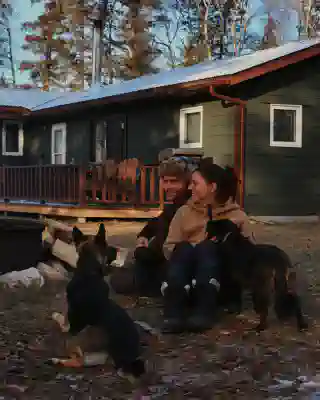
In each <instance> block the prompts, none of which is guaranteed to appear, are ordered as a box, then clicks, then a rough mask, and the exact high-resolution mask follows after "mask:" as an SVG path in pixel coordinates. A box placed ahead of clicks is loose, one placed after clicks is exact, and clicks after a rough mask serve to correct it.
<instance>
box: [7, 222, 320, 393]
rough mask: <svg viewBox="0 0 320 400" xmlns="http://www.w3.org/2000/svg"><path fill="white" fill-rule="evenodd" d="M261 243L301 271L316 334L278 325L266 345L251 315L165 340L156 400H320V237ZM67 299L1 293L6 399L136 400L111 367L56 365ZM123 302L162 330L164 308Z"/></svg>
mask: <svg viewBox="0 0 320 400" xmlns="http://www.w3.org/2000/svg"><path fill="white" fill-rule="evenodd" d="M285 229H286V230H285ZM299 229H300V230H299ZM318 230H319V229H318ZM279 231H280V233H281V234H279ZM285 232H287V234H285ZM317 235H318V236H320V234H319V233H317ZM261 236H262V237H263V238H265V239H266V240H264V241H268V240H267V239H268V238H269V239H270V238H271V239H273V241H274V240H275V241H276V242H277V244H280V245H281V246H282V247H283V248H285V249H286V250H288V251H289V253H290V255H291V256H292V257H293V260H294V262H299V266H298V273H299V285H300V289H301V290H300V291H302V294H303V299H304V305H305V306H304V308H305V311H306V313H307V315H308V316H309V317H310V319H311V321H312V327H311V328H310V330H309V331H308V332H306V333H298V332H297V331H296V328H295V326H294V324H286V325H284V324H280V323H279V322H277V321H276V320H275V319H274V318H273V317H272V318H271V321H270V328H269V329H268V330H267V331H266V332H263V333H262V334H260V335H257V334H256V333H255V332H253V331H252V327H254V325H255V323H256V322H257V319H256V316H255V315H254V313H253V312H252V311H251V309H250V308H249V309H248V310H246V311H245V312H244V313H243V314H242V315H240V316H238V317H234V316H226V317H224V318H223V319H222V320H221V321H220V322H219V324H217V326H215V327H214V328H213V329H212V330H211V331H209V332H207V333H206V334H198V335H195V334H190V335H180V336H163V337H162V343H161V345H160V346H159V347H158V349H157V354H156V355H155V357H154V360H152V362H154V363H155V365H156V368H157V374H156V377H155V379H154V381H153V382H152V384H151V385H150V388H149V391H150V396H151V398H152V399H174V400H176V399H177V400H180V399H183V398H189V399H201V400H206V399H208V400H212V399H221V400H223V399H227V400H231V399H250V400H255V399H257V400H258V399H266V398H268V399H274V400H276V399H279V400H280V399H282V400H284V399H310V400H316V399H319V397H317V396H320V395H319V392H320V374H319V371H320V325H319V322H320V318H319V317H320V312H319V298H320V296H319V295H320V266H319V261H320V251H319V249H318V247H317V246H319V243H320V241H319V240H318V239H319V237H318V239H317V240H316V233H315V232H313V231H312V229H310V228H309V227H308V228H296V230H295V231H290V230H289V231H288V227H287V228H283V227H281V228H278V227H275V226H267V227H266V228H263V229H262V232H261ZM310 236H312V238H313V240H311V244H310V243H309V242H310V240H309V239H308V238H309V237H310ZM269 241H271V240H269ZM305 243H308V257H306V256H305V253H304V251H305V250H304V248H305ZM299 246H300V247H299ZM63 291H64V286H63V284H56V285H52V284H50V285H49V284H46V285H45V286H44V287H42V288H41V289H35V288H33V289H20V290H7V289H1V292H0V304H1V308H0V323H1V330H0V399H16V398H23V399H33V400H34V399H42V400H46V399H50V400H51V399H52V400H56V399H61V400H63V399H75V400H89V399H92V400H94V399H97V400H98V399H112V400H121V399H132V398H133V394H132V386H131V384H130V383H128V382H126V381H124V380H123V379H121V378H120V377H118V376H117V375H116V374H115V373H114V371H113V369H112V366H111V365H105V366H103V367H95V368H87V369H62V368H59V367H55V366H52V365H48V364H47V363H46V360H48V359H49V358H51V357H56V356H62V355H63V340H62V336H61V334H60V333H59V332H58V330H57V329H56V327H55V325H54V323H53V322H52V321H51V314H52V312H54V311H59V310H61V309H63V299H64V296H63V295H62V294H63ZM129 300H130V299H129ZM119 301H120V302H121V304H123V305H125V306H128V312H129V313H130V314H132V315H133V316H134V318H136V319H138V320H142V321H146V322H148V323H149V324H150V325H151V326H154V327H158V326H159V325H160V323H161V318H162V317H161V307H160V305H159V303H158V302H150V301H147V302H144V301H143V302H142V303H141V305H139V307H135V308H132V307H131V304H132V301H131V302H130V301H128V299H125V298H119ZM316 393H318V395H316ZM311 396H313V397H311Z"/></svg>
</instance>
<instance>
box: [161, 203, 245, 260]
mask: <svg viewBox="0 0 320 400" xmlns="http://www.w3.org/2000/svg"><path fill="white" fill-rule="evenodd" d="M212 211H213V215H212V216H213V219H220V218H228V219H230V220H232V221H233V222H234V223H236V224H237V225H238V226H239V227H240V228H241V231H242V233H243V235H244V236H246V237H249V238H250V239H253V232H252V229H251V226H250V223H249V218H248V216H247V214H246V213H245V212H244V211H243V210H241V208H240V207H239V205H238V204H236V203H233V202H231V201H230V202H227V203H226V204H225V205H224V206H223V207H219V208H216V209H213V210H212ZM208 219H209V218H208V208H207V206H206V205H203V204H199V203H195V202H194V201H193V200H192V199H190V200H189V201H188V202H187V203H186V204H185V205H184V206H182V207H180V208H179V209H178V211H177V212H176V214H175V216H174V217H173V219H172V221H171V224H170V227H169V233H168V236H167V239H166V241H165V243H164V248H163V250H164V254H165V255H166V257H169V255H170V253H171V251H172V250H173V248H174V246H175V245H176V244H178V243H180V242H183V241H187V242H189V243H191V244H193V245H195V244H198V243H200V242H201V241H202V240H204V239H205V237H206V226H207V222H208Z"/></svg>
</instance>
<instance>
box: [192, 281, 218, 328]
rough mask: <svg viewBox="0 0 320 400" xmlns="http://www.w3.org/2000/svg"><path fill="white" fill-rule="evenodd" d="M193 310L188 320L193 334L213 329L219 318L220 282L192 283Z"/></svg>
mask: <svg viewBox="0 0 320 400" xmlns="http://www.w3.org/2000/svg"><path fill="white" fill-rule="evenodd" d="M192 286H193V289H192V293H193V294H192V295H193V296H194V299H193V303H194V306H193V310H192V313H191V316H190V317H189V318H188V321H187V325H188V329H189V330H190V331H192V332H204V331H206V330H209V329H211V327H212V326H213V324H214V322H215V321H216V318H217V298H218V291H219V282H218V281H217V280H216V279H214V278H212V279H210V281H209V282H208V283H206V284H197V282H196V281H195V280H193V281H192Z"/></svg>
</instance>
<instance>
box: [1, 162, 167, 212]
mask: <svg viewBox="0 0 320 400" xmlns="http://www.w3.org/2000/svg"><path fill="white" fill-rule="evenodd" d="M101 170H102V166H101V165H100V166H99V165H91V166H88V165H87V166H79V165H72V164H70V165H69V164H68V165H33V166H2V167H0V200H2V201H6V202H14V201H15V202H16V201H25V202H37V203H42V204H45V203H58V204H74V205H76V206H81V207H85V206H88V205H93V204H96V205H98V204H99V205H103V204H105V205H109V206H115V207H116V206H151V207H159V206H162V205H163V201H164V199H163V192H162V190H161V187H160V179H159V174H158V166H156V165H152V166H138V167H137V169H136V173H135V174H134V176H132V171H131V175H130V176H129V175H128V176H126V174H125V173H124V174H123V172H122V175H121V177H119V176H114V177H108V176H105V175H104V174H103V173H101Z"/></svg>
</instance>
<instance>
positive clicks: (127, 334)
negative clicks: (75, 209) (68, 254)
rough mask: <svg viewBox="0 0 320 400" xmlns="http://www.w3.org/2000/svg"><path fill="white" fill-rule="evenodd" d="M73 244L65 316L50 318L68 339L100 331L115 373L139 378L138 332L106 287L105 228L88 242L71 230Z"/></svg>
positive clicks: (79, 356)
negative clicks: (88, 330) (74, 261)
mask: <svg viewBox="0 0 320 400" xmlns="http://www.w3.org/2000/svg"><path fill="white" fill-rule="evenodd" d="M73 241H74V243H75V245H76V248H77V251H78V254H79V259H78V262H77V267H76V268H75V271H74V275H73V277H72V279H71V281H70V282H69V283H68V285H67V289H66V294H67V303H68V311H67V317H66V318H64V317H63V316H62V317H59V316H58V315H54V316H53V318H54V319H55V320H56V321H57V322H58V323H59V325H60V327H61V330H62V331H64V332H65V333H66V334H67V335H68V337H69V338H70V339H72V338H75V337H77V335H78V334H79V333H80V332H81V331H83V330H84V329H85V328H86V327H88V326H91V327H96V328H99V329H101V331H102V332H104V333H105V335H106V343H107V348H106V352H107V353H108V355H109V356H110V357H111V359H112V360H113V362H114V365H115V368H116V370H117V371H118V373H119V374H120V375H125V376H126V377H128V378H129V379H130V380H135V379H140V378H141V377H142V376H143V375H144V374H145V372H146V371H145V362H144V361H143V360H142V358H141V356H142V347H141V343H140V335H139V332H138V329H137V327H136V325H135V323H134V321H133V320H132V319H131V318H130V316H129V315H128V314H127V312H126V311H125V310H124V309H123V308H121V307H120V306H119V305H118V304H117V303H115V302H114V301H113V300H111V299H110V298H109V286H108V284H107V283H106V282H105V280H104V272H105V271H104V266H105V262H106V260H107V262H109V261H110V254H111V252H110V247H109V246H108V244H107V243H106V232H105V227H104V225H103V224H101V225H100V227H99V231H98V233H97V235H96V236H95V237H94V238H89V239H87V238H85V237H84V235H82V232H81V231H80V230H79V229H77V228H74V230H73ZM69 348H70V347H69ZM73 354H74V357H73V358H74V359H81V360H82V361H83V354H82V351H81V349H79V348H77V346H74V348H73Z"/></svg>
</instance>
